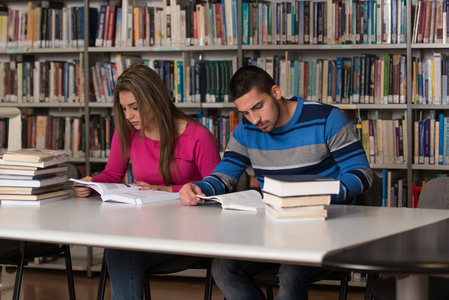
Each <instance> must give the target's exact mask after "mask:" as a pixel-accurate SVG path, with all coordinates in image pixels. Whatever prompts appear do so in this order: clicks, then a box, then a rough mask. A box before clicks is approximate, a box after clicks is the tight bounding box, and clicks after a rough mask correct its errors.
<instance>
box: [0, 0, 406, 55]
mask: <svg viewBox="0 0 449 300" xmlns="http://www.w3.org/2000/svg"><path fill="white" fill-rule="evenodd" d="M44 3H47V2H44ZM49 3H50V4H51V5H48V6H45V5H41V3H38V2H32V1H30V2H29V4H28V8H27V9H8V8H7V7H2V8H1V9H2V11H1V12H0V15H3V16H0V49H1V48H3V49H16V48H59V47H83V46H84V7H82V6H68V5H67V6H65V4H64V3H63V2H59V1H49ZM238 9H239V8H238V7H237V1H235V0H222V1H218V2H212V3H211V2H206V3H203V2H200V1H190V2H189V3H188V4H185V5H184V4H180V3H177V2H176V1H173V0H172V1H168V0H164V1H162V7H160V6H159V7H158V6H146V5H139V4H135V2H132V1H129V0H123V1H122V3H121V5H120V6H117V5H116V4H115V1H112V2H111V3H110V4H109V5H107V4H103V5H100V6H99V7H89V22H90V24H91V25H90V28H89V36H90V37H91V38H90V41H88V43H89V46H97V47H111V46H116V47H143V46H157V47H161V46H162V47H167V46H183V45H200V46H201V45H236V44H237V35H238V32H237V10H238ZM241 9H242V20H241V22H242V24H243V31H242V36H243V44H288V43H292V44H346V43H348V44H356V43H357V44H358V43H361V44H379V43H392V44H395V43H404V42H405V36H406V26H405V24H406V23H405V22H406V18H405V12H406V1H404V0H388V1H373V0H369V1H352V0H350V1H331V0H328V1H323V2H315V1H283V2H280V3H279V2H264V3H262V2H261V3H252V2H250V3H248V2H243V3H242V7H241Z"/></svg>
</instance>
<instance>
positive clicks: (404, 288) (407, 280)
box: [396, 274, 429, 300]
mask: <svg viewBox="0 0 449 300" xmlns="http://www.w3.org/2000/svg"><path fill="white" fill-rule="evenodd" d="M428 298H429V276H428V275H417V274H411V275H409V276H406V277H398V278H397V282H396V300H414V299H416V300H418V299H421V300H427V299H428Z"/></svg>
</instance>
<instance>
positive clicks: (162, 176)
mask: <svg viewBox="0 0 449 300" xmlns="http://www.w3.org/2000/svg"><path fill="white" fill-rule="evenodd" d="M113 105H114V106H113V110H114V122H115V129H116V131H115V133H114V136H113V139H112V144H111V152H110V156H109V159H108V163H107V164H106V167H105V169H104V171H103V172H102V173H101V174H99V175H97V176H95V177H93V178H92V177H85V178H83V180H86V181H94V182H114V183H117V182H122V179H123V177H124V176H125V173H126V170H127V168H128V164H129V163H130V162H131V166H132V173H133V176H134V178H135V180H136V181H135V182H134V184H136V185H140V186H142V188H143V189H155V190H162V191H168V192H178V191H179V189H180V188H181V187H182V186H183V185H184V184H185V183H188V182H191V181H197V180H201V179H202V178H204V177H206V176H208V175H210V173H211V172H212V170H213V169H214V168H215V166H216V165H217V164H218V163H219V162H220V155H219V152H218V147H217V144H216V140H215V138H214V136H213V135H212V134H211V133H210V132H209V131H208V129H207V128H205V127H204V126H202V125H201V124H199V123H197V122H196V121H194V120H192V119H191V118H190V117H189V116H187V115H186V114H185V113H183V112H182V111H180V110H179V109H178V108H177V107H176V106H175V105H174V104H173V103H172V101H171V99H170V97H169V95H168V93H167V90H166V88H165V86H164V84H163V82H162V80H161V79H160V77H159V75H158V74H157V73H156V72H154V71H153V70H152V69H150V68H148V67H146V66H144V65H140V64H137V65H133V66H131V67H129V68H128V69H126V70H125V71H124V72H123V73H122V75H120V77H119V78H118V81H117V85H116V87H115V90H114V104H113ZM74 192H75V195H76V196H77V197H86V196H88V195H90V193H91V189H89V188H87V187H86V188H83V187H80V186H77V187H76V188H74ZM168 217H169V216H168ZM105 253H106V262H107V265H108V269H109V277H110V279H111V289H112V299H142V298H143V296H142V287H143V282H142V280H143V274H144V271H145V269H147V268H148V267H151V266H153V265H156V264H159V263H161V262H164V261H167V260H170V259H172V258H173V256H171V255H166V254H158V253H140V252H135V251H124V250H114V249H106V251H105Z"/></svg>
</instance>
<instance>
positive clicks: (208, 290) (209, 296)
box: [204, 262, 212, 300]
mask: <svg viewBox="0 0 449 300" xmlns="http://www.w3.org/2000/svg"><path fill="white" fill-rule="evenodd" d="M211 299H212V271H211V263H210V262H209V263H208V265H207V269H206V290H205V292H204V300H211Z"/></svg>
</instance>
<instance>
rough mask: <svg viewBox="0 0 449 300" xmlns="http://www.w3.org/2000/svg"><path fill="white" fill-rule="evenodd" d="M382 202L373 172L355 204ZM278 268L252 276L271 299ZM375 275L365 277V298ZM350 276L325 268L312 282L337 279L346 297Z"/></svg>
mask: <svg viewBox="0 0 449 300" xmlns="http://www.w3.org/2000/svg"><path fill="white" fill-rule="evenodd" d="M381 204H382V182H381V180H380V179H379V177H378V176H377V175H376V174H375V173H373V184H372V185H371V187H370V189H369V190H366V191H365V192H363V193H362V194H360V195H358V196H357V198H356V205H366V206H381ZM277 274H278V268H272V269H269V270H265V271H261V272H259V273H256V274H254V275H253V276H252V279H253V280H254V282H256V283H258V284H262V285H265V287H266V292H267V299H268V300H272V299H273V286H275V285H279V279H278V277H277ZM375 277H377V275H376V274H369V275H368V279H367V289H366V294H365V299H366V300H368V299H371V297H372V296H371V293H370V292H369V286H370V285H371V283H372V281H373V280H374V278H375ZM349 278H350V272H349V271H335V270H326V271H324V272H323V273H321V274H320V275H318V276H317V277H316V278H315V279H314V281H313V282H318V281H321V280H339V281H340V295H339V299H340V300H343V299H346V295H347V288H348V280H349Z"/></svg>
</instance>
